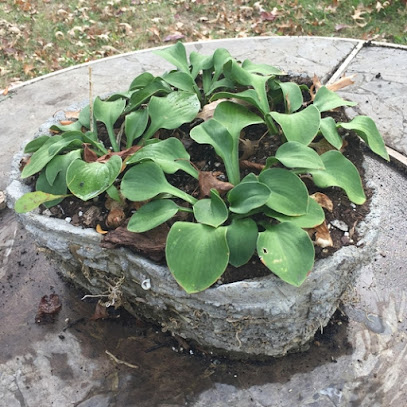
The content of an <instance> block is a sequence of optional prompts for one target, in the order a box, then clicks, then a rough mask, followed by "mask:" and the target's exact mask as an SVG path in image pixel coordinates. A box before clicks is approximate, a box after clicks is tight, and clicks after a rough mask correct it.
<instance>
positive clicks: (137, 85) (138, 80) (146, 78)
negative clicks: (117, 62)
mask: <svg viewBox="0 0 407 407" xmlns="http://www.w3.org/2000/svg"><path fill="white" fill-rule="evenodd" d="M154 79H155V78H154V75H152V74H151V73H150V72H143V73H141V74H140V75H138V76H136V77H135V78H134V79H133V81H132V82H131V84H130V87H129V90H136V89H141V88H145V87H146V86H148V85H149V84H150V83H151V82H152V81H153V80H154Z"/></svg>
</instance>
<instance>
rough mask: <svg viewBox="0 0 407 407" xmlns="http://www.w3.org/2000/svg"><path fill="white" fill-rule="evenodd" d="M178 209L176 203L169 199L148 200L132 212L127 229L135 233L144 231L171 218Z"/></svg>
mask: <svg viewBox="0 0 407 407" xmlns="http://www.w3.org/2000/svg"><path fill="white" fill-rule="evenodd" d="M178 210H179V207H178V205H177V204H176V203H175V202H173V201H171V200H170V199H159V200H157V201H151V202H148V203H146V204H145V205H143V206H142V207H141V208H140V209H139V210H138V211H137V212H136V213H134V214H133V216H132V217H131V218H130V221H129V223H128V225H127V229H128V230H130V232H135V233H143V232H146V231H147V230H151V229H154V228H155V227H157V226H159V225H161V224H162V223H164V222H166V221H167V220H169V219H171V218H172V217H173V216H174V215H175V214H176V213H177V212H178Z"/></svg>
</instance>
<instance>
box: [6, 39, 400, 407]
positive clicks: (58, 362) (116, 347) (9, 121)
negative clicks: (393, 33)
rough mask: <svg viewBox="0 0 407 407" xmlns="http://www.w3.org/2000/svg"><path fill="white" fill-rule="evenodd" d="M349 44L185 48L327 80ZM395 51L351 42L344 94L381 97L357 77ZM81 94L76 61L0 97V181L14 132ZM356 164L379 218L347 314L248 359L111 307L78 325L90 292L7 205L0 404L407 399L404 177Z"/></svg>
mask: <svg viewBox="0 0 407 407" xmlns="http://www.w3.org/2000/svg"><path fill="white" fill-rule="evenodd" d="M360 44H361V43H360V42H359V41H346V40H338V39H320V38H256V39H244V40H229V41H217V42H207V43H200V44H192V45H190V47H192V48H190V49H198V48H199V49H200V51H201V52H203V53H205V52H207V53H209V52H210V51H211V50H213V49H214V48H216V47H218V46H224V47H227V48H228V49H229V50H230V52H231V53H232V54H234V55H236V56H239V57H240V58H242V59H244V58H251V59H254V60H256V61H258V62H267V63H273V64H274V65H276V66H279V67H280V68H282V69H285V70H287V71H289V72H297V73H301V72H308V73H310V74H311V75H312V74H313V73H314V72H316V73H318V74H319V76H320V77H322V78H323V79H324V80H328V79H329V77H330V75H332V74H334V73H335V70H336V68H337V67H339V66H340V65H341V63H342V62H343V61H345V60H346V58H347V56H348V55H349V54H350V53H351V52H352V51H353V50H355V47H357V46H358V45H360ZM362 45H363V44H362ZM406 55H407V54H406V50H404V49H400V48H383V47H382V46H376V45H374V46H372V47H370V48H365V47H361V49H360V51H358V52H356V53H355V55H354V56H353V57H352V58H351V60H350V64H349V68H348V70H347V73H350V69H351V68H352V67H354V68H352V69H354V70H355V71H357V70H358V69H359V70H360V72H362V71H363V72H365V73H364V74H363V80H362V82H356V84H355V85H354V86H353V87H352V88H350V89H349V94H348V93H347V96H349V98H350V99H353V100H357V99H356V98H357V97H358V94H359V93H360V92H362V93H363V94H364V95H365V96H366V95H367V96H366V97H368V98H369V100H371V102H369V105H370V104H372V105H374V104H375V103H376V101H378V103H379V102H381V96H380V95H379V94H376V93H374V92H373V91H372V95H371V96H369V92H370V88H369V86H367V87H366V89H365V88H363V90H360V89H359V86H361V87H363V86H364V85H363V84H364V83H365V82H366V81H367V82H368V83H372V82H374V81H376V80H377V78H376V75H377V73H378V72H376V71H377V69H376V68H375V66H376V65H375V64H376V63H377V61H379V60H380V59H382V60H384V59H386V61H387V62H386V64H382V65H381V66H380V69H379V72H381V75H387V74H386V72H387V71H385V69H384V68H385V67H387V66H388V68H386V69H387V70H388V72H391V69H392V67H396V66H397V65H396V63H399V64H400V63H402V64H404V65H403V66H406V65H405V62H403V61H405V58H406ZM156 58H157V57H155V56H152V55H151V54H150V53H149V52H148V51H142V52H136V53H134V54H129V55H126V56H122V57H117V58H111V59H107V60H103V61H98V62H96V63H94V64H92V66H93V69H94V81H95V84H94V85H95V93H96V94H99V93H106V92H109V91H113V90H116V89H119V88H123V87H124V88H125V87H127V85H128V83H130V81H131V79H132V77H133V76H135V75H136V74H137V73H139V72H141V71H142V70H143V69H150V68H154V70H155V72H157V70H158V69H160V70H161V69H164V68H165V67H164V65H163V64H162V63H160V65H157V63H156ZM278 58H280V59H278ZM392 58H393V62H392ZM276 61H277V62H278V63H277V62H276ZM320 61H322V63H320ZM399 61H401V62H399ZM304 66H305V67H306V69H304V70H302V68H301V67H304ZM358 67H360V68H358ZM395 70H396V71H397V69H395ZM401 76H402V75H401ZM365 78H368V79H365ZM369 78H370V79H369ZM373 78H374V79H373ZM385 80H386V84H387V85H388V88H389V89H394V92H396V93H395V95H394V98H398V99H397V100H398V102H397V103H398V104H399V105H400V106H401V107H399V108H400V109H401V110H400V111H401V112H402V111H404V110H406V108H407V106H406V99H405V97H404V95H403V92H402V89H403V88H402V86H398V85H397V84H396V83H395V82H397V83H398V82H401V83H404V82H403V81H405V79H403V78H401V79H400V75H398V74H396V73H394V74H393V76H391V75H389V76H385ZM369 81H370V82H369ZM388 82H390V84H389V83H388ZM67 84H68V85H67ZM122 84H123V85H122ZM393 84H394V86H393ZM375 89H376V88H375ZM347 92H348V91H347ZM358 92H359V93H358ZM86 96H87V67H86V66H82V67H77V68H75V69H70V70H67V71H65V72H60V73H57V74H54V75H50V76H48V77H46V78H43V79H41V80H37V81H34V82H32V83H28V84H26V85H24V86H21V87H19V88H17V89H15V90H14V91H12V92H11V93H10V95H9V96H7V97H5V98H3V99H1V100H0V117H1V120H0V123H1V124H0V138H1V142H2V146H3V149H2V153H1V162H0V171H1V177H0V189H4V188H5V186H6V185H7V182H8V181H7V176H8V173H9V164H10V162H11V156H12V155H13V154H14V153H15V152H17V151H18V150H19V148H20V145H21V144H22V143H23V141H24V140H26V139H29V138H31V137H32V135H33V134H34V133H35V130H36V129H37V128H38V127H39V125H40V124H41V123H43V122H44V121H45V120H46V119H47V118H48V117H50V116H52V115H53V114H54V113H55V112H56V111H58V110H59V109H63V108H65V107H66V106H68V105H69V104H71V103H73V102H75V101H80V100H83V99H84V98H86ZM389 100H390V99H389ZM392 100H393V99H392ZM365 105H368V104H366V103H365ZM365 105H363V108H364V107H365ZM381 109H382V113H383V114H382V115H381V116H380V118H379V120H378V118H376V120H378V125H379V128H382V129H391V130H392V131H391V132H390V131H389V132H388V134H387V136H386V134H385V137H386V138H387V143H388V144H390V145H391V146H392V147H393V148H394V149H396V150H398V151H399V152H401V153H403V151H404V153H405V150H403V149H402V148H400V147H399V146H400V145H403V143H405V140H406V137H407V135H406V133H405V127H403V123H401V122H400V121H397V120H393V119H394V115H392V113H391V112H392V110H391V109H392V105H388V104H384V105H383V106H382V107H381ZM361 112H362V113H363V112H365V113H366V114H370V113H368V112H367V111H364V110H362V108H361ZM395 116H396V117H397V118H398V116H400V115H399V114H398V113H396V115H395ZM22 118H26V120H22ZM392 134H394V137H395V138H394V139H393V138H392ZM368 161H369V166H370V172H371V173H372V176H373V177H374V179H375V180H376V183H378V185H379V187H380V188H379V190H378V191H379V192H378V194H379V199H380V201H381V205H382V207H383V209H384V215H383V217H382V222H381V224H380V226H379V229H380V237H379V241H378V251H377V255H376V261H375V262H374V263H372V264H371V265H369V266H366V267H364V268H363V270H362V273H361V275H360V278H359V279H358V281H357V284H356V286H355V288H354V295H352V296H350V297H349V298H348V299H347V301H345V305H344V306H343V307H341V310H342V312H343V313H345V314H346V315H347V317H348V318H349V322H346V321H345V320H344V319H343V318H340V316H337V317H336V319H335V320H333V323H332V324H330V325H329V326H328V327H327V328H326V329H325V332H324V334H323V335H318V336H317V337H316V339H315V342H314V344H313V345H312V346H311V348H310V349H309V350H308V351H307V352H304V353H302V354H293V355H288V356H286V357H284V358H281V359H271V360H264V361H261V362H245V363H242V362H231V361H227V360H224V359H221V358H215V357H211V356H210V355H208V356H206V357H202V356H200V354H199V349H194V348H191V349H188V348H187V347H188V345H187V344H185V343H183V342H182V341H179V342H177V340H176V339H175V338H172V337H171V336H170V335H168V334H167V333H165V332H161V330H160V329H159V328H158V327H156V326H154V325H151V324H148V323H146V322H143V321H140V320H137V319H134V318H131V317H129V316H126V315H123V312H122V317H121V318H120V319H115V318H110V319H107V320H103V321H102V320H98V321H91V320H90V317H91V316H92V314H93V311H94V307H95V301H96V300H94V299H88V300H84V301H81V298H82V295H83V293H81V292H78V291H77V290H76V289H74V288H72V287H71V286H69V285H68V284H66V283H65V282H63V281H62V280H61V279H60V278H59V277H58V275H57V273H58V270H59V265H58V263H55V262H50V261H49V260H48V259H47V257H46V256H45V254H46V253H44V252H43V251H41V250H38V249H37V248H36V246H35V244H34V242H33V241H32V240H31V239H30V237H29V236H28V235H27V234H26V232H25V231H24V229H22V227H21V226H19V225H18V224H17V223H16V220H15V217H14V215H13V213H12V211H11V210H9V209H6V210H3V211H1V212H0V289H1V296H0V301H1V302H0V304H1V307H0V321H1V324H0V343H1V348H0V406H29V407H37V406H43V405H50V406H58V407H59V406H78V407H85V406H86V407H90V406H101V407H104V406H115V407H116V406H136V407H144V406H145V407H147V406H160V407H170V406H171V407H181V406H191V407H204V406H211V407H226V406H233V407H266V406H267V407H268V406H270V407H285V406H290V407H292V406H299V407H302V406H313V407H325V406H328V407H331V406H336V407H347V406H362V407H364V406H366V407H371V406H373V407H381V406H383V407H385V406H386V407H387V406H391V407H403V406H405V405H407V396H406V390H407V320H406V316H407V315H406V311H407V310H406V287H407V278H406V273H405V272H406V264H407V250H406V249H407V247H406V246H407V239H406V231H407V223H406V222H407V221H406V211H407V205H406V202H407V200H406V197H407V195H406V192H405V191H406V186H407V183H406V176H405V175H404V174H405V172H404V173H403V171H400V170H399V169H397V170H396V169H395V167H393V166H392V165H387V164H385V163H383V162H381V161H380V160H378V159H376V158H368ZM52 292H55V293H57V294H58V295H59V297H60V299H61V302H62V309H61V311H60V313H59V314H58V315H57V317H56V320H55V322H54V323H53V324H43V325H41V324H36V323H35V314H36V312H37V306H38V303H39V301H40V299H41V297H42V296H44V295H49V294H50V293H52ZM181 348H183V351H182V352H181ZM106 351H107V353H106Z"/></svg>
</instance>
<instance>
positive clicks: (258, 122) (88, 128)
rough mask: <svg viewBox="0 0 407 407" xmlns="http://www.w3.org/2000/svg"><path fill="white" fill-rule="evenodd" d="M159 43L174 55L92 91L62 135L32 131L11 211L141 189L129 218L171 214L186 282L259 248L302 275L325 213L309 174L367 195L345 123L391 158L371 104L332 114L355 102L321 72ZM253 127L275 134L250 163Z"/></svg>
mask: <svg viewBox="0 0 407 407" xmlns="http://www.w3.org/2000/svg"><path fill="white" fill-rule="evenodd" d="M156 52H157V54H159V55H161V56H162V57H163V58H165V59H166V60H167V61H169V62H170V63H172V64H173V65H175V67H176V69H174V70H172V71H170V72H167V73H165V74H163V75H161V76H154V75H152V74H150V73H147V72H145V73H143V74H141V75H139V76H137V77H136V78H135V79H134V80H133V81H132V82H131V84H130V87H129V89H128V90H127V91H125V92H121V93H115V94H112V95H110V97H108V98H106V99H105V100H102V99H100V98H99V97H97V98H96V99H95V100H93V101H92V104H91V105H90V106H87V107H85V108H84V109H82V111H81V112H80V114H79V118H78V120H77V121H75V122H73V123H71V124H68V125H66V124H60V125H55V126H53V127H52V128H51V130H53V131H54V133H56V134H55V135H53V136H49V135H43V136H40V137H37V138H36V139H34V140H33V141H31V142H30V143H28V145H27V146H26V148H25V153H29V154H32V155H31V157H30V159H29V161H28V163H27V164H26V165H25V167H24V168H23V170H22V174H21V176H22V178H28V177H33V176H34V178H35V191H34V192H30V193H27V194H25V195H24V196H23V197H21V198H20V199H19V200H18V201H17V203H16V207H15V208H16V211H17V212H25V211H29V210H32V209H34V208H36V207H37V206H39V205H41V204H43V205H45V206H46V207H48V208H50V207H52V206H54V205H58V204H60V202H61V200H63V199H64V198H66V197H71V196H72V195H74V196H75V197H77V198H79V199H81V200H83V201H88V200H91V199H93V198H95V197H97V196H99V195H102V196H103V197H105V196H109V199H111V200H115V201H117V205H118V206H120V205H125V203H126V204H129V203H132V202H133V203H134V204H133V208H137V210H136V209H134V210H133V211H132V213H131V217H130V219H129V220H128V223H127V228H128V230H129V231H131V232H134V233H144V232H147V231H149V230H151V229H154V228H156V227H159V226H160V225H162V224H163V223H167V224H169V225H171V228H170V230H169V233H168V236H167V238H166V248H165V256H166V262H167V265H168V267H169V269H170V271H171V273H172V274H173V276H174V278H175V279H176V281H177V282H178V283H179V284H180V285H181V286H182V287H183V288H184V289H185V291H187V292H188V293H196V292H199V291H202V290H205V289H206V288H208V287H210V286H211V285H212V284H214V283H215V282H216V281H217V280H218V279H219V278H220V277H221V276H222V274H223V273H224V271H225V269H226V268H227V266H228V264H231V265H233V266H234V267H240V266H242V265H244V264H246V263H247V262H248V261H249V260H250V259H251V258H252V256H253V255H257V256H258V257H259V258H260V260H261V262H262V263H263V264H264V265H265V266H266V267H268V268H269V269H270V270H271V272H273V273H274V274H276V275H277V276H278V277H279V278H281V279H282V280H284V281H285V282H287V283H288V284H292V285H295V286H300V285H301V284H302V283H303V281H304V280H305V279H306V276H307V274H308V273H309V272H310V271H311V270H312V267H313V264H314V244H313V241H312V240H311V238H310V237H309V234H308V232H307V230H308V229H310V228H314V227H317V226H318V225H321V224H323V222H324V219H325V214H324V210H323V209H322V207H321V206H320V204H319V203H318V201H317V200H315V199H314V196H313V195H312V196H310V192H309V190H308V188H307V186H306V184H305V183H304V178H307V179H312V182H313V184H314V185H315V186H316V187H318V188H321V189H324V188H327V187H339V188H341V189H343V190H344V192H345V193H346V195H347V196H348V198H349V200H350V201H352V202H353V203H355V204H363V203H364V202H365V200H366V197H365V193H364V189H363V186H362V182H361V178H360V175H359V173H358V170H357V169H356V167H355V166H354V164H353V163H352V162H351V161H349V160H348V159H347V158H346V157H345V156H344V155H343V154H342V153H341V149H342V147H343V143H344V140H343V133H344V132H345V131H343V130H342V129H345V130H353V131H354V132H355V133H356V134H358V135H359V136H360V137H361V138H362V139H363V141H364V142H365V143H366V145H367V146H369V147H370V149H371V150H372V151H373V152H375V153H376V154H378V155H379V156H381V157H383V158H384V159H388V155H387V152H386V149H385V146H384V143H383V140H382V138H381V136H380V134H379V132H378V130H377V128H376V125H375V123H374V122H373V121H372V120H371V119H370V118H369V117H366V116H357V117H355V118H354V119H353V120H351V121H350V122H336V121H335V120H334V118H333V117H332V116H331V115H329V114H328V113H327V112H330V111H332V110H334V109H336V108H339V107H343V106H354V105H355V103H353V102H349V101H346V100H344V99H342V98H341V97H340V96H338V95H337V94H336V93H335V92H333V91H332V90H330V89H329V88H328V87H326V86H322V85H319V86H316V87H312V89H310V88H308V86H306V85H298V84H297V83H295V82H288V81H286V80H285V78H284V73H283V72H281V71H280V70H279V69H277V68H275V67H272V66H269V65H265V64H256V63H253V62H251V61H249V60H245V61H243V62H239V61H237V60H236V59H234V58H233V57H232V56H231V55H230V54H229V52H228V51H227V50H226V49H217V50H216V51H215V52H214V53H213V55H209V56H204V55H200V54H199V53H196V52H192V53H191V54H190V55H189V56H187V53H186V50H185V47H184V46H183V45H182V44H181V43H177V44H175V45H174V46H171V47H169V48H166V49H162V50H159V51H156ZM253 129H260V130H261V132H260V131H259V130H258V131H257V133H258V134H259V139H260V138H262V139H263V140H264V139H269V140H272V141H273V143H275V144H277V145H278V148H276V149H275V151H274V152H273V154H271V155H270V156H269V157H266V159H265V160H264V162H262V163H255V164H253V163H252V165H247V160H243V158H244V157H242V155H241V147H242V143H245V142H246V143H247V140H246V139H243V135H244V134H245V132H246V131H253ZM258 141H259V140H251V141H250V142H249V148H248V149H249V150H250V148H251V149H253V148H256V147H258ZM322 144H323V145H324V149H322V150H321V148H318V146H321V145H322ZM197 145H206V148H209V149H210V150H211V151H214V153H215V154H216V157H217V160H218V161H219V162H218V163H217V165H218V167H219V171H217V172H213V171H203V170H202V165H201V166H200V165H199V164H198V163H196V162H192V161H191V158H190V152H189V151H190V148H191V146H195V148H196V146H197ZM246 152H247V151H246ZM245 155H247V154H246V153H245ZM249 156H250V154H249ZM245 158H247V157H245ZM195 161H196V160H195ZM243 161H245V165H242V162H243ZM249 164H250V163H249ZM243 167H244V169H242V168H243ZM213 170H215V168H214V169H213ZM173 174H183V178H182V179H187V178H190V179H191V180H192V181H194V180H196V185H198V187H197V190H196V191H194V192H192V193H191V191H189V192H187V190H186V189H185V188H183V185H180V183H179V182H178V183H174V182H173V181H174V179H176V177H174V176H173Z"/></svg>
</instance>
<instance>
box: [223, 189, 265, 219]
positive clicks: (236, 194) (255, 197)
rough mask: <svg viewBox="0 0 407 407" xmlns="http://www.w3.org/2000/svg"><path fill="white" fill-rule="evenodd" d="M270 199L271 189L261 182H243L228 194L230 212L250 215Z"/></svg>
mask: <svg viewBox="0 0 407 407" xmlns="http://www.w3.org/2000/svg"><path fill="white" fill-rule="evenodd" d="M269 198H270V189H269V188H268V187H267V186H266V185H264V184H262V183H261V182H243V183H241V184H238V185H236V186H235V187H234V188H233V189H231V190H230V191H229V192H228V200H229V202H230V207H229V209H230V211H231V212H235V213H242V214H244V213H248V212H250V211H251V210H252V209H255V208H259V207H260V206H263V205H264V204H265V203H266V202H267V201H268V200H269Z"/></svg>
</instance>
